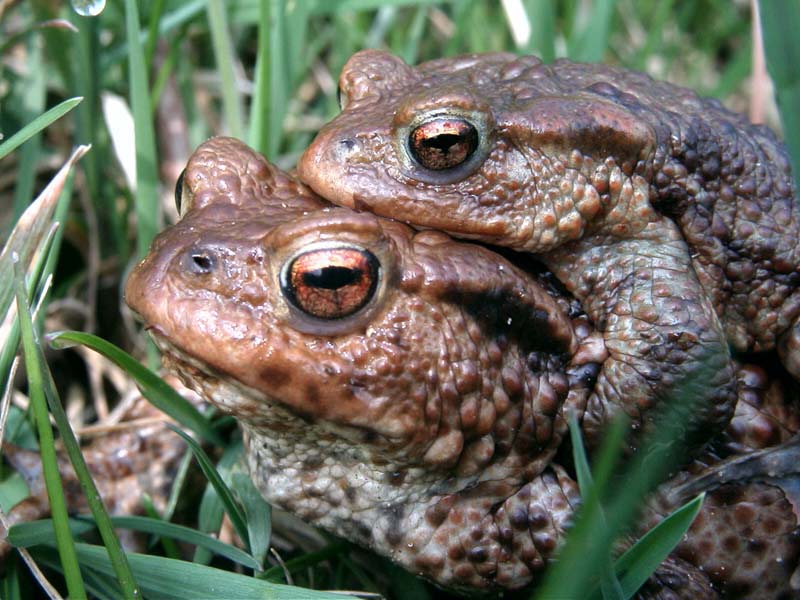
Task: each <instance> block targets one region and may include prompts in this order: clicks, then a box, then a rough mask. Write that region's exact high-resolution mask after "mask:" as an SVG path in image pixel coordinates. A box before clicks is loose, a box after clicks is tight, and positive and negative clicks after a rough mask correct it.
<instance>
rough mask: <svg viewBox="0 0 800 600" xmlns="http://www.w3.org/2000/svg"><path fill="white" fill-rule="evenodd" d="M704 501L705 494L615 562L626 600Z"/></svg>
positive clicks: (673, 515)
mask: <svg viewBox="0 0 800 600" xmlns="http://www.w3.org/2000/svg"><path fill="white" fill-rule="evenodd" d="M704 499H705V494H700V495H699V496H697V497H696V498H695V499H694V500H690V501H689V502H687V503H686V504H684V505H683V506H681V507H680V508H678V509H676V510H674V511H673V512H672V513H670V515H669V516H667V517H666V518H665V519H664V520H663V521H661V522H660V523H659V524H658V525H656V526H655V527H653V528H652V529H651V530H650V531H648V532H647V533H645V534H644V535H643V536H642V537H641V538H640V539H639V540H637V542H636V543H635V544H634V545H633V546H631V547H630V548H628V550H627V551H626V552H625V553H624V554H623V555H622V556H620V557H619V558H618V559H617V561H616V562H615V563H614V569H615V571H616V572H617V575H618V577H619V579H620V584H621V585H622V591H623V593H624V595H625V598H630V597H631V596H633V595H634V594H635V593H636V591H637V590H638V589H639V588H640V587H642V585H643V584H644V582H645V581H647V578H648V577H650V575H651V574H652V573H653V571H655V570H656V569H657V568H658V565H660V564H661V562H662V561H663V560H664V559H665V558H667V555H669V553H670V552H672V550H673V549H674V548H675V546H677V545H678V542H680V541H681V538H682V537H683V535H684V534H685V533H686V532H687V531H689V527H690V526H691V525H692V522H693V521H694V519H695V517H696V516H697V513H699V512H700V509H701V508H702V506H703V500H704Z"/></svg>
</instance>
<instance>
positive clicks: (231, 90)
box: [207, 0, 286, 139]
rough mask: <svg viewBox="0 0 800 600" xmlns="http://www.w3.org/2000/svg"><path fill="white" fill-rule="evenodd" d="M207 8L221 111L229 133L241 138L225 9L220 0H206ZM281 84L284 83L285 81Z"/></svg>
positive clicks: (240, 119) (232, 56) (232, 58)
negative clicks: (218, 78) (218, 80)
mask: <svg viewBox="0 0 800 600" xmlns="http://www.w3.org/2000/svg"><path fill="white" fill-rule="evenodd" d="M207 8H208V25H209V28H210V30H211V43H212V45H213V47H214V56H215V58H216V63H217V71H219V76H220V86H221V90H220V91H221V92H222V112H223V114H224V115H225V121H226V123H227V125H228V131H229V132H230V135H232V136H233V137H235V138H239V139H242V135H243V133H244V126H243V125H242V106H241V98H240V96H239V92H238V88H237V86H236V74H235V73H234V71H233V65H234V64H235V60H236V59H235V58H234V55H233V45H232V43H231V37H230V32H229V31H228V18H227V16H226V12H225V11H226V9H225V6H224V3H223V2H222V0H208V5H207ZM283 84H284V85H286V81H284V82H283Z"/></svg>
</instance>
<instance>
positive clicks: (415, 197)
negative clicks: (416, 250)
mask: <svg viewBox="0 0 800 600" xmlns="http://www.w3.org/2000/svg"><path fill="white" fill-rule="evenodd" d="M340 90H341V94H342V98H343V111H342V113H341V114H340V115H339V116H337V117H336V118H335V119H334V120H333V121H332V122H331V123H329V124H328V125H326V126H325V127H324V128H323V129H322V131H321V132H320V133H319V135H318V136H317V138H316V139H315V140H314V142H312V144H311V146H310V147H309V148H308V149H307V150H306V152H305V154H304V156H303V157H302V158H301V160H300V164H299V166H298V171H299V173H300V176H301V178H302V179H303V180H304V181H305V182H306V183H308V184H309V185H310V186H311V187H312V188H314V189H315V190H316V191H317V192H318V193H320V194H321V195H322V196H324V197H325V198H326V199H328V200H330V201H332V202H334V203H336V204H342V205H346V206H351V207H354V208H356V209H358V210H364V211H371V212H375V213H376V214H380V215H382V216H386V217H392V218H397V219H400V220H402V221H405V222H407V223H409V224H411V225H414V226H420V227H426V228H436V229H441V230H444V231H447V232H449V233H451V234H453V235H455V236H463V237H468V238H477V239H480V240H481V241H484V242H488V243H491V244H497V245H500V246H506V247H510V248H515V249H518V250H523V251H528V252H533V253H536V254H537V256H539V257H540V259H541V260H542V261H543V262H544V263H545V264H546V265H547V266H548V268H549V269H551V270H552V271H553V273H555V274H556V276H557V277H558V278H559V279H560V280H561V281H562V282H563V283H564V284H565V285H566V286H567V288H568V289H569V290H570V291H571V292H572V293H573V294H575V296H576V297H577V298H578V299H579V300H580V301H581V302H582V304H583V307H584V309H585V310H586V312H587V313H588V314H589V316H590V317H591V318H592V319H593V320H594V322H595V324H596V325H597V327H598V328H599V330H600V331H601V332H602V333H603V335H604V337H605V342H606V346H607V347H608V350H609V352H610V355H611V359H610V360H609V361H606V363H605V364H604V367H603V371H602V372H601V374H600V384H599V385H598V387H597V389H596V390H595V394H594V395H593V397H592V398H591V399H590V400H589V405H588V412H587V415H586V429H587V434H588V435H589V436H590V438H593V437H594V436H595V435H596V434H597V433H598V432H599V431H602V428H603V427H604V424H605V423H606V422H607V420H608V417H609V415H610V414H613V413H615V412H618V411H624V412H626V413H627V414H628V415H629V416H630V417H632V418H633V419H634V423H636V422H641V421H645V422H646V421H647V420H648V415H649V414H652V410H651V409H652V408H653V407H654V406H655V405H656V404H657V403H658V402H659V401H661V400H663V399H665V398H668V397H669V396H670V393H672V392H674V391H675V390H676V389H678V388H679V387H680V385H681V384H682V382H684V381H686V380H687V379H690V378H697V379H700V380H702V381H705V382H707V383H706V385H705V387H704V389H702V390H700V391H701V392H702V394H701V396H700V397H699V399H698V403H699V404H698V409H697V411H696V413H695V414H696V417H695V418H696V423H695V426H696V428H697V429H700V430H702V431H706V432H707V433H708V434H711V433H713V432H717V431H720V430H721V429H722V428H723V427H724V425H725V423H726V422H727V419H728V418H729V417H730V415H731V413H732V409H733V400H734V381H733V370H732V367H731V364H730V362H729V358H728V356H727V346H728V344H731V345H732V346H733V348H734V349H735V350H737V351H752V350H755V351H762V350H771V349H773V348H775V346H776V344H778V345H779V346H780V351H781V352H782V355H783V360H784V362H785V364H786V366H787V368H789V370H790V371H792V372H793V373H794V374H795V375H796V376H798V375H800V326H795V323H796V321H797V318H798V315H800V291H798V284H800V272H798V264H799V259H800V248H799V247H798V238H799V237H800V218H798V217H800V212H798V211H799V209H798V206H797V202H796V200H795V194H794V183H793V179H792V177H791V173H790V171H789V163H788V160H787V157H786V152H785V150H784V149H783V147H782V146H781V144H780V143H779V142H778V141H777V140H776V138H775V136H774V134H773V133H772V132H771V131H769V129H767V128H765V127H763V126H757V125H751V124H750V123H748V122H747V121H746V119H745V118H744V117H742V116H740V115H737V114H734V113H732V112H730V111H728V110H726V109H725V108H723V107H722V106H721V104H720V103H719V102H717V101H715V100H708V99H702V98H699V97H698V96H697V95H696V94H695V93H694V92H692V91H690V90H687V89H684V88H680V87H677V86H673V85H670V84H667V83H663V82H658V81H654V80H652V79H651V78H650V77H648V76H646V75H643V74H641V73H636V72H631V71H627V70H624V69H621V68H617V67H612V66H607V65H587V64H579V63H573V62H570V61H567V60H558V61H556V62H555V63H554V64H552V65H544V64H542V63H541V61H539V60H538V59H536V58H534V57H518V56H514V55H511V54H487V55H470V56H464V57H456V58H448V59H441V60H434V61H431V62H427V63H424V64H421V65H419V66H418V67H411V66H408V65H406V64H405V63H403V61H402V60H400V59H399V58H397V57H394V56H391V55H389V54H386V53H385V52H381V51H375V50H366V51H362V52H359V53H357V54H356V55H354V56H353V57H352V58H351V59H350V61H349V62H348V63H347V65H345V67H344V69H343V71H342V74H341V77H340ZM445 117H450V118H454V119H464V120H466V121H468V122H470V123H471V124H472V125H473V126H474V127H475V128H476V129H477V131H478V135H479V138H480V144H479V145H478V148H477V150H476V152H475V154H474V155H473V156H472V157H470V158H468V159H467V160H465V161H464V163H463V164H462V165H458V166H454V167H452V168H450V169H445V170H433V169H426V168H425V166H423V165H422V164H420V161H419V160H418V159H415V157H414V155H413V152H411V151H409V144H410V143H411V142H410V141H409V139H408V133H409V131H410V130H411V129H412V128H414V127H419V126H421V125H424V124H425V123H427V122H429V121H428V120H430V121H434V120H435V119H443V118H445ZM709 372H710V373H711V376H709V375H708V373H709Z"/></svg>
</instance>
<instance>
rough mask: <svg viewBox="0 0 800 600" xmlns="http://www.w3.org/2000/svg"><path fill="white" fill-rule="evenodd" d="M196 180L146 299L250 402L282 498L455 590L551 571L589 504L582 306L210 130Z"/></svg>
mask: <svg viewBox="0 0 800 600" xmlns="http://www.w3.org/2000/svg"><path fill="white" fill-rule="evenodd" d="M182 187H183V194H182V196H183V202H182V209H181V211H182V213H183V217H182V219H181V220H180V222H179V223H178V224H177V225H175V226H174V227H172V228H170V229H168V230H167V231H165V232H163V233H162V234H161V235H160V236H159V237H158V238H157V239H156V241H155V242H154V244H153V247H152V250H151V252H150V254H149V255H148V257H147V258H146V259H145V260H144V261H143V262H142V263H141V264H140V265H139V266H138V267H137V268H136V270H135V271H134V272H133V273H132V274H131V277H130V279H129V281H128V284H127V288H126V300H127V302H128V303H129V304H130V305H131V307H132V308H133V309H134V310H135V311H137V312H138V313H139V314H140V315H141V316H142V317H143V319H144V321H145V322H146V323H147V324H148V329H149V331H150V333H151V334H152V335H153V337H154V338H155V339H156V340H157V342H158V343H159V345H160V346H161V348H162V349H163V350H164V352H165V357H166V363H167V364H168V365H169V366H172V367H173V368H175V369H176V370H177V371H178V372H179V373H180V374H181V375H182V377H183V378H184V379H185V380H186V381H187V384H189V385H190V386H192V387H194V388H195V389H196V390H197V391H199V392H201V393H202V394H203V395H204V396H205V397H207V398H208V399H210V400H211V401H213V402H215V403H216V404H218V405H220V406H222V407H223V408H225V409H227V410H229V411H230V412H232V413H234V414H235V415H236V416H237V418H238V419H239V421H240V423H241V424H242V427H243V430H244V434H245V439H246V443H247V445H248V455H249V461H250V469H251V473H252V476H253V479H254V481H256V483H257V485H258V486H259V488H260V489H261V491H262V492H263V493H264V494H265V496H266V497H267V499H268V500H270V501H271V502H273V503H275V504H277V505H278V506H281V507H283V508H285V509H287V510H289V511H291V512H293V513H295V514H297V515H299V516H300V517H301V518H304V519H306V520H308V521H311V522H313V523H316V524H319V525H321V526H323V527H326V528H328V529H330V530H332V531H334V532H337V533H339V534H340V535H343V536H346V537H348V538H350V539H352V540H354V541H357V542H359V543H361V544H363V545H366V546H369V547H371V548H373V549H375V550H377V551H379V552H381V553H383V554H387V555H389V556H390V557H391V558H392V559H393V560H395V561H397V562H399V563H400V564H402V565H404V566H405V567H407V568H409V569H410V570H412V571H413V572H415V573H419V574H424V575H427V576H428V577H430V578H432V579H435V580H437V581H439V582H441V583H442V584H445V585H450V586H457V587H463V588H469V587H477V588H481V587H483V588H485V587H510V586H518V585H521V584H523V583H525V582H526V581H528V580H530V578H531V576H532V573H535V572H537V571H539V570H541V569H542V568H543V567H544V565H545V563H546V562H547V560H548V559H549V558H550V557H552V555H553V553H554V551H555V550H556V547H557V545H558V542H559V540H560V539H561V537H562V534H563V530H564V528H565V527H566V525H567V523H568V522H569V519H570V518H571V515H572V512H573V505H574V503H575V501H576V499H577V495H576V488H575V485H574V483H573V482H572V480H571V479H570V478H569V477H568V476H567V474H566V473H565V471H564V469H562V468H561V467H559V466H557V465H552V464H551V461H552V457H553V455H554V454H555V451H556V449H557V448H558V446H559V443H560V441H561V438H562V436H563V434H564V428H565V424H564V417H563V415H562V412H561V405H562V403H563V402H564V400H565V399H566V397H567V392H568V387H569V380H568V375H569V373H568V366H569V367H572V368H575V369H578V370H579V369H580V365H579V364H578V363H577V362H576V361H573V363H572V364H569V361H570V360H571V359H572V357H573V355H574V354H575V351H576V348H577V341H576V336H575V333H574V331H573V326H572V323H571V321H570V319H569V318H568V316H567V314H566V310H567V308H568V307H567V306H565V305H564V303H562V302H561V301H560V300H559V299H554V298H553V297H551V296H550V295H549V294H548V293H547V292H546V291H545V290H544V289H543V288H542V287H541V286H540V285H539V284H538V283H537V282H536V281H534V280H532V279H531V278H529V277H528V276H527V275H526V274H524V273H522V272H520V271H518V270H517V269H516V268H515V267H513V266H512V265H511V264H510V263H508V262H507V261H505V260H503V259H501V258H500V257H498V256H496V255H495V254H494V253H492V252H490V251H488V250H486V249H484V248H480V247H477V246H473V245H469V244H464V243H457V242H453V241H452V240H450V238H448V237H447V236H445V235H444V234H442V233H439V232H422V233H415V232H413V231H412V230H411V229H410V228H408V227H407V226H405V225H402V224H400V223H397V222H394V221H389V220H384V219H379V218H377V217H375V216H373V215H370V214H357V213H353V212H351V211H349V210H346V209H342V208H338V207H330V206H329V205H327V204H326V203H323V202H322V201H321V200H319V199H318V198H316V197H315V196H314V195H313V193H312V192H310V191H309V190H308V189H307V188H305V187H303V186H302V184H300V183H299V182H297V181H296V180H294V179H292V178H291V177H290V176H288V175H286V174H283V173H281V172H280V171H278V170H277V169H275V168H274V167H272V166H271V165H269V163H267V162H266V160H265V159H264V158H263V157H261V156H260V155H258V154H256V153H255V152H253V151H251V150H250V149H248V148H247V147H246V146H244V145H243V144H242V143H241V142H237V141H236V140H232V139H228V138H217V139H213V140H211V141H209V142H206V143H205V144H204V145H203V146H201V147H200V148H199V149H198V150H197V151H196V153H195V154H194V155H193V157H192V158H191V160H190V162H189V165H188V166H187V168H186V170H185V172H184V175H183V183H182ZM599 359H600V360H602V356H601V357H599ZM520 511H521V514H528V512H531V514H534V515H536V517H535V518H534V519H532V521H531V525H530V529H529V527H528V525H525V527H523V528H521V529H522V530H520V527H517V526H515V527H516V529H515V530H514V531H513V535H511V538H513V540H516V541H514V544H515V545H514V547H515V549H516V552H514V553H511V552H510V546H509V544H510V543H511V541H512V539H506V538H504V537H503V536H504V535H505V533H503V532H505V531H506V530H508V528H509V525H508V521H509V519H512V520H513V518H514V517H513V515H515V514H517V513H520ZM509 531H510V530H509Z"/></svg>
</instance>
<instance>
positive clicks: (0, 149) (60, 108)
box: [0, 96, 83, 159]
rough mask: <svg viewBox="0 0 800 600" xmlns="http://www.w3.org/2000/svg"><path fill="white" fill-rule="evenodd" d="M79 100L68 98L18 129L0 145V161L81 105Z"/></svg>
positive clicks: (77, 98)
mask: <svg viewBox="0 0 800 600" xmlns="http://www.w3.org/2000/svg"><path fill="white" fill-rule="evenodd" d="M81 100H83V98H81V97H80V96H79V97H76V98H70V99H69V100H64V101H63V102H61V103H60V104H57V105H56V106H54V107H53V108H51V109H50V110H48V111H47V112H45V113H44V114H42V115H39V116H38V117H36V118H35V119H34V120H33V121H31V122H30V123H28V124H27V125H25V127H23V128H22V129H20V130H19V131H18V132H17V133H15V134H14V135H12V136H11V137H10V138H8V139H7V140H5V141H4V142H2V143H0V159H1V158H3V157H5V156H6V155H8V154H10V153H11V152H12V151H14V150H15V149H17V148H18V147H19V146H20V145H22V144H24V143H25V142H27V141H28V140H29V139H31V138H32V137H33V136H34V135H36V134H37V133H39V132H40V131H41V130H42V129H44V128H45V127H47V126H48V125H50V124H51V123H53V122H54V121H57V120H58V119H60V118H61V117H63V116H64V115H65V114H67V113H68V112H69V111H71V110H72V109H73V108H75V107H76V106H78V104H80V103H81Z"/></svg>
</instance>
